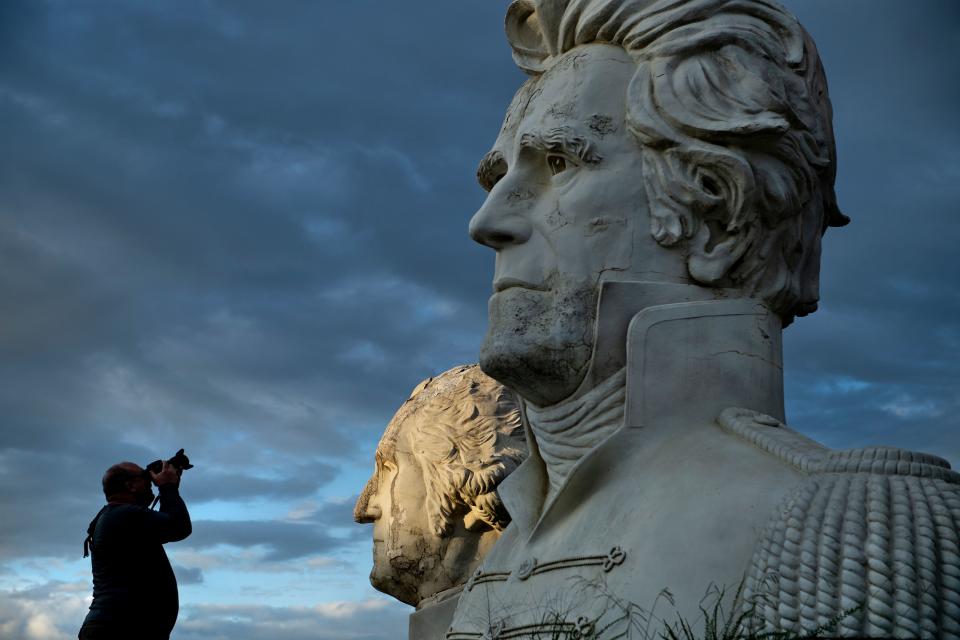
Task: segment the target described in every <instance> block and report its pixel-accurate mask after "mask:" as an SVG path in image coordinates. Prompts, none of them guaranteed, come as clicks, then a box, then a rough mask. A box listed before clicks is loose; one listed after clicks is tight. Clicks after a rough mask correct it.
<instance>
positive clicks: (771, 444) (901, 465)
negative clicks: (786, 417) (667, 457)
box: [717, 407, 960, 489]
mask: <svg viewBox="0 0 960 640" xmlns="http://www.w3.org/2000/svg"><path fill="white" fill-rule="evenodd" d="M717 423H718V424H719V425H720V427H721V428H722V429H724V430H725V431H727V432H729V433H732V434H735V435H737V436H739V437H740V438H742V439H744V440H746V441H747V442H749V443H751V444H753V445H754V446H756V447H757V448H759V449H761V450H763V451H766V452H767V453H770V454H771V455H774V456H776V457H777V458H779V459H781V460H783V461H784V462H788V463H789V464H791V465H793V466H794V467H796V468H797V469H799V470H800V471H803V472H805V473H808V474H833V473H840V474H850V473H870V474H879V475H888V476H902V477H916V478H930V479H937V480H942V481H944V482H946V483H948V484H951V485H956V486H957V488H958V489H960V473H957V472H956V471H954V470H953V469H951V468H950V463H949V462H947V461H946V460H944V459H943V458H940V457H938V456H935V455H931V454H929V453H921V452H919V451H910V450H908V449H898V448H896V447H861V448H857V449H843V450H832V449H829V448H828V447H825V446H823V445H822V444H820V443H819V442H817V441H815V440H811V439H810V438H808V437H806V436H804V435H802V434H800V433H798V432H796V431H794V430H793V429H791V428H790V427H788V426H787V425H785V424H783V423H782V422H780V421H779V420H777V419H776V418H773V417H771V416H768V415H765V414H762V413H759V412H757V411H751V410H750V409H741V408H736V407H732V408H729V409H725V410H724V411H723V412H722V413H721V414H720V417H719V418H717Z"/></svg>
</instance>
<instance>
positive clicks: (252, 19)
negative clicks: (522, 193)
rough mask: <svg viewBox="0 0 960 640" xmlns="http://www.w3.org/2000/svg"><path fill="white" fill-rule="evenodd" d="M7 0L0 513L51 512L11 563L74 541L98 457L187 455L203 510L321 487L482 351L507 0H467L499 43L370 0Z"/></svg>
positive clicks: (17, 546) (13, 539) (428, 13)
mask: <svg viewBox="0 0 960 640" xmlns="http://www.w3.org/2000/svg"><path fill="white" fill-rule="evenodd" d="M3 11H4V15H3V24H4V29H5V35H8V36H9V37H8V38H5V39H4V41H3V43H4V44H3V46H4V56H3V59H2V62H0V122H3V123H4V126H3V129H4V145H5V149H6V153H4V154H2V156H0V207H2V215H0V257H2V261H3V269H0V295H2V299H3V300H4V302H5V308H6V309H9V310H11V311H12V313H8V314H7V315H5V317H4V324H3V328H2V331H0V354H2V356H3V358H2V360H0V376H2V377H3V381H4V383H3V384H2V385H0V406H2V407H3V410H4V411H3V429H2V434H0V446H2V447H4V448H5V449H6V453H5V455H4V467H3V469H2V471H3V472H4V475H5V476H6V477H7V478H9V479H10V482H11V483H10V484H7V485H5V486H6V487H9V490H5V491H4V497H3V507H4V510H5V511H11V512H13V511H20V510H25V509H29V506H28V504H29V503H28V500H29V499H32V500H33V501H34V502H36V501H38V500H39V501H40V502H42V503H43V504H46V505H49V507H50V509H49V510H45V511H44V512H43V513H39V514H38V515H37V516H36V517H35V518H33V519H31V520H30V521H29V522H24V521H21V522H17V521H8V522H6V524H5V528H6V531H5V533H6V534H7V535H5V536H4V544H5V546H4V554H5V556H6V557H10V556H11V555H16V554H22V555H35V554H41V555H43V554H50V555H70V554H72V550H73V545H74V542H75V539H76V535H77V533H76V532H77V531H81V532H82V531H83V530H84V529H85V528H86V524H87V522H88V521H89V519H90V518H91V517H92V513H90V512H91V510H92V511H95V510H96V509H95V508H92V507H91V506H90V505H91V504H95V502H96V501H97V499H98V494H99V478H100V475H101V474H102V471H103V469H105V468H106V466H108V465H109V464H112V463H113V462H116V461H117V460H120V459H133V460H134V461H137V462H140V463H141V464H143V463H144V462H146V461H147V460H150V459H154V458H156V457H160V456H166V455H169V453H170V452H172V451H173V450H175V449H176V448H178V447H181V446H183V447H186V448H187V450H188V453H189V454H190V455H191V456H193V457H194V460H195V462H198V463H200V462H201V461H202V464H199V468H198V470H197V471H194V472H191V475H190V476H189V478H190V479H189V480H187V486H185V495H188V497H189V498H190V499H191V500H192V501H194V502H201V501H204V500H214V499H220V500H228V501H229V500H242V499H253V498H263V497H271V498H275V499H295V498H300V497H305V496H308V495H309V494H310V493H312V492H313V491H315V490H316V489H317V488H318V487H320V486H322V485H323V484H325V483H326V482H328V481H329V480H330V479H331V478H332V477H333V475H334V471H333V469H334V467H333V466H332V465H333V464H337V461H338V460H340V459H342V458H343V457H344V456H360V455H362V456H363V457H366V456H367V455H368V454H369V451H368V449H369V447H370V443H372V442H373V441H375V438H376V436H377V435H378V432H379V430H380V429H381V428H382V426H383V424H384V423H385V422H386V420H387V419H388V418H389V415H390V413H392V409H393V408H395V407H396V406H397V405H399V403H400V402H401V401H402V400H403V399H404V398H405V397H406V395H405V394H406V393H408V392H409V390H410V388H412V387H413V386H414V384H415V383H416V382H417V381H419V379H421V378H422V377H426V376H427V375H430V374H433V373H436V372H437V370H439V369H443V368H445V367H447V366H452V365H453V364H457V363H459V362H462V361H464V360H465V359H468V358H472V357H473V353H474V352H475V345H476V342H477V338H478V335H479V333H480V332H481V331H482V325H483V298H484V296H483V294H482V293H481V295H479V296H478V295H475V292H477V291H478V290H479V291H483V290H485V289H486V287H487V284H486V279H487V273H488V272H489V270H488V269H487V267H486V265H485V264H484V263H485V258H486V256H485V255H484V254H483V252H482V251H481V250H480V249H479V248H478V247H474V246H473V245H472V243H470V241H469V240H468V239H467V238H466V235H465V232H464V225H465V220H466V217H467V216H468V215H469V214H470V212H471V211H470V210H471V208H472V207H473V206H475V205H476V204H477V201H478V200H479V195H480V190H479V188H477V187H476V186H475V185H474V183H473V178H472V173H473V167H474V164H475V161H476V157H478V156H479V154H480V153H481V151H480V148H481V147H482V144H479V143H478V142H477V141H478V140H480V141H482V140H484V139H486V138H488V137H489V134H490V133H492V132H493V131H495V129H496V127H497V124H498V121H499V118H500V115H499V113H498V111H499V107H498V106H497V105H499V104H500V103H501V102H503V101H505V100H506V99H507V98H508V96H509V94H510V92H511V87H510V86H504V85H503V83H502V77H503V75H504V74H506V75H507V76H508V77H511V76H512V77H514V78H519V75H518V74H517V72H516V71H515V70H513V69H512V65H511V64H510V62H509V56H508V55H506V52H505V51H503V50H501V51H500V55H499V56H497V57H496V58H495V59H494V60H495V62H494V63H493V64H490V60H489V58H487V57H486V56H485V55H481V54H480V53H479V52H480V51H482V48H481V46H480V45H481V44H482V43H483V42H484V41H485V40H487V39H491V36H493V37H494V38H496V37H499V33H498V32H499V26H498V24H497V23H498V22H499V20H500V18H499V16H498V15H496V14H499V12H500V10H499V9H497V10H496V11H491V10H490V9H486V8H481V7H480V5H476V6H472V7H471V6H467V7H464V8H461V9H459V10H458V12H460V13H461V14H462V15H463V17H464V18H466V19H471V20H472V21H475V22H480V21H481V18H482V19H483V21H484V22H488V23H489V26H490V34H488V35H484V34H483V33H482V32H478V31H477V30H476V29H469V30H467V31H465V32H463V33H456V32H453V31H451V30H450V29H449V26H448V25H446V24H445V22H444V21H443V20H442V19H441V16H440V15H439V14H437V13H436V12H434V11H432V10H429V8H428V7H426V6H423V7H422V8H410V7H401V6H400V5H396V6H392V5H381V4H380V3H362V2H361V3H356V4H354V3H350V4H347V5H342V6H340V7H338V10H337V13H336V14H331V13H329V8H328V7H322V6H321V5H316V4H311V3H302V4H297V5H293V6H291V7H290V8H289V11H286V12H276V11H274V10H272V9H268V8H267V7H264V6H262V5H259V4H257V3H248V4H231V5H224V6H218V5H216V4H214V3H204V4H196V3H181V4H179V5H177V4H164V5H158V6H149V5H144V6H140V7H136V6H133V5H129V4H128V3H121V2H117V3H109V2H107V3H97V4H95V5H86V6H80V5H75V4H73V3H68V2H51V3H34V2H30V3H8V4H5V5H4V9H3ZM494 16H495V17H494ZM488 17H489V18H491V19H490V20H488ZM344 25H353V26H354V27H355V29H345V28H344ZM414 34H415V35H414ZM428 34H429V35H428ZM360 44H362V45H363V46H358V45H360ZM398 51H403V52H404V55H403V56H398V55H396V52H398ZM438 51H443V52H445V53H444V55H443V56H439V57H438V56H437V52H438ZM448 52H457V55H454V56H449V55H447V53H448ZM344 56H347V57H349V64H343V63H342V62H343V60H344ZM478 56H479V57H478ZM438 59H442V60H449V63H446V62H441V64H440V65H439V66H437V65H434V66H431V65H429V64H428V62H429V61H431V60H433V61H436V60H438ZM481 62H483V64H481ZM449 64H454V65H460V66H464V68H467V67H469V68H470V69H471V72H470V73H469V74H455V73H453V72H454V71H455V69H453V68H449V66H448V65H449ZM374 87H375V88H376V91H375V92H373V88H374ZM455 107H456V108H455ZM465 121H466V122H469V123H470V126H469V127H462V126H461V125H462V123H463V122H465ZM469 140H473V142H467V141H469ZM465 143H466V146H467V147H470V150H469V151H467V152H465V151H464V146H465ZM474 149H475V150H474ZM451 239H453V241H452V242H451ZM471 260H472V261H473V268H471V267H470V264H469V263H470V262H471ZM481 265H483V266H481ZM385 314H386V315H389V317H390V318H391V322H389V323H384V322H383V321H382V318H383V317H384V316H385ZM461 354H462V355H461ZM305 453H307V454H308V457H309V458H311V460H310V461H309V462H307V461H306V460H305V459H304V454H305ZM315 456H320V457H324V458H325V459H326V462H323V461H318V460H313V458H314V457H315ZM41 460H42V464H37V462H38V461H41ZM302 464H309V465H311V467H312V468H311V470H310V471H309V472H300V470H299V465H302ZM248 465H250V466H253V467H255V468H256V469H268V470H269V469H281V470H286V471H289V470H290V469H291V468H293V469H295V472H292V473H285V472H282V473H281V475H282V476H283V477H281V478H279V479H277V478H271V479H264V477H262V476H260V475H259V474H258V473H257V472H256V471H254V472H253V473H249V472H247V471H246V470H243V471H240V472H238V471H236V470H237V469H242V468H243V467H245V466H248ZM230 470H233V471H230ZM68 478H69V479H70V480H71V481H67V479H68ZM22 486H29V487H35V488H36V491H33V492H31V494H30V495H31V496H32V498H28V497H27V495H28V494H26V493H21V492H18V491H17V490H16V489H15V488H14V487H22ZM54 513H56V514H57V515H53V514H54ZM34 530H36V531H37V533H31V532H33V531H34Z"/></svg>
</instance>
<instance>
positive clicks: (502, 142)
mask: <svg viewBox="0 0 960 640" xmlns="http://www.w3.org/2000/svg"><path fill="white" fill-rule="evenodd" d="M506 27H507V36H508V39H509V41H510V45H511V46H512V48H513V53H514V59H515V60H516V62H517V63H518V64H519V66H520V67H521V68H522V69H523V70H524V71H525V72H527V73H528V74H529V75H530V76H531V78H530V79H529V80H528V81H527V82H526V83H525V84H524V85H523V86H522V87H521V88H520V90H519V91H518V92H517V94H516V97H515V98H514V100H513V102H512V104H511V105H510V107H509V108H508V111H507V114H506V118H505V120H504V124H503V127H502V130H501V132H500V135H499V136H498V137H497V139H496V141H495V143H494V145H493V148H492V150H491V151H490V152H489V153H488V154H487V155H486V156H485V157H484V158H483V159H482V161H481V163H480V167H479V170H478V177H479V180H480V183H481V185H482V186H483V187H484V188H485V189H486V190H487V191H488V192H489V194H488V197H487V199H486V201H485V203H484V204H483V206H482V207H481V209H480V210H479V211H478V212H477V213H476V215H475V216H474V217H473V219H472V220H471V222H470V234H471V236H472V237H473V238H474V239H475V240H476V241H477V242H480V243H481V244H484V245H486V246H488V247H490V248H492V249H493V250H495V251H496V254H497V257H496V267H495V272H494V281H493V288H494V293H493V295H492V297H491V298H490V302H489V328H488V332H487V335H486V338H485V340H484V343H483V346H482V349H481V357H480V363H481V366H482V368H483V370H484V371H485V372H486V373H488V374H489V375H491V376H492V377H493V378H495V379H497V380H499V381H500V382H502V383H504V384H505V385H507V386H508V387H510V388H511V389H514V390H515V391H516V392H517V393H518V394H519V396H520V397H521V404H522V406H523V415H524V426H525V429H526V432H527V437H528V440H529V443H530V457H529V459H527V460H526V461H525V462H524V463H523V464H521V465H520V467H519V468H518V469H517V470H516V471H515V472H514V473H513V475H511V476H510V477H509V478H508V479H507V480H506V481H504V483H503V484H502V485H501V487H500V490H499V494H500V497H501V498H502V500H503V503H504V505H505V506H506V509H507V511H508V512H509V514H510V516H511V517H512V523H511V524H510V526H509V527H508V528H507V529H506V531H504V533H503V535H502V537H501V538H500V540H499V541H498V542H497V543H496V544H495V545H494V547H493V549H492V550H491V551H490V553H489V555H488V556H487V557H486V559H485V560H484V562H483V564H482V566H481V567H480V569H479V570H478V571H477V572H476V574H475V575H474V576H473V577H472V578H471V580H470V582H468V584H467V586H466V589H465V590H464V593H463V594H462V596H461V598H460V601H459V604H458V607H457V611H456V615H455V616H454V621H453V624H452V626H451V627H450V629H449V630H448V631H447V632H446V633H445V634H443V636H442V637H445V638H447V639H449V640H466V639H474V638H529V637H543V634H548V635H547V636H546V637H554V636H551V635H549V634H554V635H555V636H556V637H564V638H567V637H569V638H579V637H598V638H599V637H625V636H621V635H617V634H621V633H626V632H627V630H628V629H629V627H630V626H631V624H634V623H635V620H636V616H637V615H640V614H641V613H642V612H644V611H646V612H647V613H649V609H650V608H651V607H652V606H653V605H654V603H655V602H656V601H657V597H658V594H660V593H661V592H662V590H663V589H669V590H670V591H671V593H672V594H673V600H674V602H675V606H676V613H677V615H679V616H680V617H683V618H685V619H687V620H690V621H695V620H696V619H697V618H698V615H699V604H700V602H701V599H702V598H703V596H704V594H705V592H706V591H707V590H708V589H709V588H711V587H725V588H726V589H727V590H728V591H727V593H728V599H730V596H731V594H733V593H734V592H735V591H736V587H737V585H738V584H739V583H741V582H744V585H745V586H744V592H743V598H742V600H741V602H740V603H737V604H738V606H744V607H749V606H754V607H756V613H757V617H756V618H754V619H752V620H751V622H750V624H752V625H754V626H756V627H761V628H763V629H765V630H770V631H772V630H776V631H781V630H783V631H796V632H801V631H810V630H812V629H814V628H815V627H817V626H818V625H822V624H825V623H827V622H829V621H830V620H832V619H834V618H837V617H840V618H842V620H841V622H840V623H839V626H838V627H837V628H836V629H835V630H834V633H836V634H838V635H845V636H857V637H862V636H877V637H888V636H892V635H896V636H899V637H915V636H917V635H923V634H928V635H931V636H932V635H936V634H940V633H947V632H951V633H954V632H957V631H958V630H960V586H958V584H960V583H957V582H956V579H957V578H958V577H960V574H957V570H956V566H957V562H958V560H960V558H958V555H957V541H958V535H957V528H956V524H955V523H956V522H957V521H958V519H960V495H958V491H957V485H958V478H960V476H957V475H956V474H954V473H953V472H952V471H950V470H949V465H948V464H947V463H946V462H945V461H943V460H940V459H939V458H936V457H933V456H926V455H923V454H916V453H911V452H907V451H900V450H896V449H886V448H877V449H870V450H863V451H849V452H830V451H828V450H826V449H825V448H823V447H822V446H820V445H818V444H817V443H815V442H812V441H810V440H808V439H806V438H804V437H803V436H801V435H799V434H797V433H796V432H794V431H792V430H790V429H789V428H788V427H786V426H785V425H784V423H783V422H784V420H785V416H784V410H783V381H782V380H783V378H782V358H781V342H780V338H781V330H782V328H783V327H784V326H786V325H787V324H789V323H790V322H792V321H793V320H794V319H795V317H797V316H803V315H807V314H809V313H811V312H812V311H814V310H815V309H816V307H817V300H818V296H819V269H820V248H821V237H822V236H823V234H824V232H825V231H826V229H827V228H828V227H830V226H842V225H844V224H846V223H847V222H848V220H847V218H846V217H845V216H843V214H841V213H840V211H839V209H838V208H837V205H836V201H835V196H834V190H833V182H834V175H835V152H834V140H833V132H832V126H831V120H832V115H831V108H830V102H829V98H828V95H827V85H826V80H825V76H824V72H823V69H822V67H821V64H820V60H819V56H818V54H817V51H816V48H815V47H814V44H813V42H812V40H811V39H810V37H809V36H808V35H807V33H806V32H805V31H804V30H803V29H802V27H801V26H800V25H799V24H798V22H797V21H796V19H795V18H794V17H793V16H792V15H791V14H790V13H788V12H787V11H785V10H784V9H783V8H782V7H780V6H779V5H778V4H776V3H774V2H770V1H768V0H659V1H653V0H516V1H515V2H513V3H512V4H511V5H510V8H509V10H508V13H507V19H506ZM905 576H906V577H905ZM931 594H933V595H931ZM727 604H728V607H729V605H730V604H732V603H729V602H728V603H727ZM845 611H847V612H848V613H847V614H846V615H841V614H843V613H844V612H845ZM659 614H660V615H663V614H664V612H659ZM557 634H559V635H557Z"/></svg>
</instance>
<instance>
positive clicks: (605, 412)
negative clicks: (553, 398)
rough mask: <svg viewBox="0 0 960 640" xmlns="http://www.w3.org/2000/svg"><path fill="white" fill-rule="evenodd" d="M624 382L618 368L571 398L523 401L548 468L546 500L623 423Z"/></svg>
mask: <svg viewBox="0 0 960 640" xmlns="http://www.w3.org/2000/svg"><path fill="white" fill-rule="evenodd" d="M625 382H626V372H625V371H624V370H623V369H621V370H620V371H618V372H617V373H615V374H613V375H612V376H610V377H609V378H607V379H606V380H604V381H603V382H601V383H600V384H599V385H597V386H596V387H594V388H593V389H591V390H590V391H588V392H586V393H584V394H582V395H579V396H577V397H576V398H573V399H571V400H567V401H564V402H559V403H557V404H555V405H553V406H550V407H538V406H536V405H534V404H531V403H529V402H527V403H526V404H525V407H524V408H525V411H524V413H525V415H526V419H527V423H528V425H529V428H530V431H531V432H532V433H533V437H534V438H536V442H537V449H538V450H539V453H540V457H541V458H542V459H543V463H544V466H545V468H546V472H547V480H548V486H547V496H546V500H547V502H550V500H552V499H553V497H554V496H555V495H556V494H557V493H558V492H559V491H560V488H561V487H562V486H563V484H564V482H566V480H567V478H568V477H569V475H570V472H571V471H572V470H573V468H574V467H575V466H576V465H577V463H578V462H579V461H580V459H581V458H583V456H585V455H586V454H587V453H589V452H590V451H591V450H593V449H594V448H595V447H596V446H597V445H598V444H600V443H601V442H603V441H604V440H606V439H607V438H608V437H610V435H612V434H613V433H614V432H615V431H617V430H618V429H619V428H620V427H622V426H623V415H624V413H623V411H624V406H625V400H626V393H625V392H626V388H625Z"/></svg>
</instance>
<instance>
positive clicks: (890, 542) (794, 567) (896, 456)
mask: <svg viewBox="0 0 960 640" xmlns="http://www.w3.org/2000/svg"><path fill="white" fill-rule="evenodd" d="M718 423H719V424H720V425H721V427H723V428H724V429H725V430H727V431H729V432H731V433H735V434H737V435H738V436H740V437H742V438H744V439H745V440H747V441H748V442H751V443H753V444H754V445H756V446H757V447H759V448H760V449H762V450H763V451H766V452H768V453H771V454H773V455H775V456H777V457H779V458H781V459H782V460H785V461H787V462H789V463H790V464H792V465H794V466H795V467H797V468H798V469H801V470H802V471H804V472H805V473H807V474H809V475H808V477H807V478H806V479H805V480H803V481H801V482H800V484H799V485H798V486H797V487H796V489H794V490H793V491H792V492H791V493H790V494H789V495H787V496H786V498H785V500H784V501H783V502H782V503H781V505H780V508H779V509H778V510H777V512H776V513H774V514H773V515H772V517H771V519H770V521H769V523H768V524H767V526H766V528H765V529H764V530H763V532H762V533H761V535H760V537H759V540H758V542H757V545H756V547H755V550H754V554H753V558H752V559H751V563H750V567H749V569H748V571H747V574H746V579H745V582H744V589H743V599H744V607H745V608H750V607H752V609H753V611H752V613H753V615H754V616H755V617H754V618H753V619H752V622H753V627H754V628H753V631H756V632H765V631H774V630H775V631H781V632H782V631H792V632H795V633H800V634H801V635H803V634H805V633H810V632H811V631H812V630H814V629H816V628H818V627H821V626H822V625H826V624H829V623H831V622H834V623H835V628H834V629H825V630H823V633H825V634H826V635H830V636H843V637H884V638H887V637H897V638H901V637H902V638H921V637H922V638H927V637H929V638H934V637H938V638H939V637H960V533H958V525H960V487H958V485H960V474H958V473H956V472H955V471H952V470H951V469H950V465H949V463H948V462H947V461H945V460H943V459H941V458H938V457H937V456H932V455H929V454H924V453H916V452H913V451H906V450H902V449H895V448H892V447H866V448H861V449H850V450H846V451H830V450H829V449H827V448H825V447H823V446H821V445H819V444H817V443H816V442H813V441H812V440H809V439H807V438H805V437H803V436H801V435H800V434H798V433H796V432H795V431H793V430H791V429H789V428H787V427H786V426H784V425H783V424H781V423H780V422H778V421H777V420H775V419H773V418H771V417H770V416H765V415H763V414H759V413H756V412H753V411H749V410H745V409H727V410H726V411H724V412H723V413H722V414H721V416H720V418H719V419H718ZM817 635H821V634H820V633H818V634H817Z"/></svg>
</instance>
